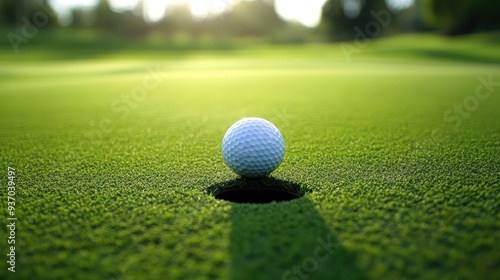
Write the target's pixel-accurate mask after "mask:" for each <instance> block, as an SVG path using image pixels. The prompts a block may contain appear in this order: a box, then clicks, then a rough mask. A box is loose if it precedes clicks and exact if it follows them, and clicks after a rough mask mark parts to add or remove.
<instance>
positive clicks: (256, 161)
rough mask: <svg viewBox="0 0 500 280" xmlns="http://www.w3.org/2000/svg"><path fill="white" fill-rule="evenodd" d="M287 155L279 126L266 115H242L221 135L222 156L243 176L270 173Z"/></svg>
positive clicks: (259, 175) (258, 175)
mask: <svg viewBox="0 0 500 280" xmlns="http://www.w3.org/2000/svg"><path fill="white" fill-rule="evenodd" d="M284 155H285V141H284V140H283V136H282V135H281V132H280V131H279V130H278V128H277V127H276V126H275V125H274V124H273V123H271V122H270V121H267V120H265V119H261V118H255V117H253V118H243V119H241V120H239V121H237V122H236V123H234V124H233V125H232V126H231V127H230V128H229V129H228V130H227V131H226V134H225V135H224V138H223V139H222V156H223V157H224V160H225V161H226V163H227V165H228V166H229V167H230V168H231V169H232V170H233V171H234V172H235V173H237V174H239V175H241V176H243V177H262V176H266V175H269V174H270V173H271V172H273V171H274V170H275V169H276V168H278V166H279V165H280V163H281V161H282V160H283V156H284Z"/></svg>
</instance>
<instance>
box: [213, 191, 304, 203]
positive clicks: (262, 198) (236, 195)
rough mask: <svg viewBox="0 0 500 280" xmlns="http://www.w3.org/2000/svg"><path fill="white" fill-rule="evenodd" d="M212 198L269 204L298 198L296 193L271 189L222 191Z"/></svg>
mask: <svg viewBox="0 0 500 280" xmlns="http://www.w3.org/2000/svg"><path fill="white" fill-rule="evenodd" d="M214 196H215V198H217V199H222V200H227V201H231V202H236V203H271V202H273V201H275V202H281V201H290V200H293V199H297V198H300V195H298V194H296V193H293V192H290V191H286V190H280V189H272V188H259V189H232V190H224V191H219V192H217V193H214Z"/></svg>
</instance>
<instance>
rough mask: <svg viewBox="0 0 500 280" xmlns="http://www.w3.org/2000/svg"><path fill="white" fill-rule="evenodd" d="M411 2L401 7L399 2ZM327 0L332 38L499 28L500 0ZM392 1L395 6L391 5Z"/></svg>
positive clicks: (325, 17) (325, 13) (325, 11)
mask: <svg viewBox="0 0 500 280" xmlns="http://www.w3.org/2000/svg"><path fill="white" fill-rule="evenodd" d="M409 2H412V5H411V6H409V7H406V8H404V9H401V8H400V7H398V4H401V3H409ZM409 2H408V1H404V0H403V1H401V0H392V1H391V0H328V1H327V2H326V4H325V5H324V7H323V13H322V15H323V17H322V18H323V25H324V27H325V28H326V30H327V32H328V35H329V36H330V39H331V40H335V41H343V40H354V39H357V38H359V37H364V38H373V37H378V36H381V35H387V34H394V33H399V32H418V31H429V30H436V31H438V32H440V33H442V34H445V35H462V34H468V33H473V32H478V31H487V30H498V29H500V13H499V12H500V1H499V0H460V1H457V0H413V1H409ZM391 4H392V5H391Z"/></svg>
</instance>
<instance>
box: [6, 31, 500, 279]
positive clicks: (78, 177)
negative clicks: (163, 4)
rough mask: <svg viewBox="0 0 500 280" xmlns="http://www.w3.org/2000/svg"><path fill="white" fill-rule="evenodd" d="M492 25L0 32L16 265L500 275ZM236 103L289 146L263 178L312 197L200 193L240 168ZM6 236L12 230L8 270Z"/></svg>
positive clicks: (53, 272) (149, 273) (372, 275)
mask: <svg viewBox="0 0 500 280" xmlns="http://www.w3.org/2000/svg"><path fill="white" fill-rule="evenodd" d="M487 38H488V37H484V38H483V37H481V36H479V37H477V38H473V40H467V39H460V40H458V39H457V40H456V41H454V42H452V43H450V42H449V41H447V40H445V39H440V38H434V37H430V36H420V37H418V36H415V37H407V38H400V39H390V40H387V41H381V42H372V45H371V46H369V47H368V48H366V49H362V50H361V52H360V53H357V54H355V55H353V57H352V62H351V63H348V62H347V61H346V60H345V59H344V57H343V56H342V51H341V49H340V48H339V46H305V47H300V46H297V47H267V48H264V47H260V48H254V49H250V48H249V49H243V50H234V51H231V52H229V53H228V54H224V53H223V52H217V51H216V52H213V53H186V54H184V55H182V56H181V55H179V56H175V55H163V54H162V53H160V52H158V51H156V52H153V53H152V54H150V55H148V54H143V53H137V52H134V53H130V54H127V53H120V54H116V55H110V56H109V57H106V56H99V57H98V58H93V59H90V60H83V59H82V60H66V59H59V60H53V59H41V58H40V57H43V54H44V53H43V52H42V53H36V52H35V51H31V52H28V51H27V52H26V53H19V54H18V55H17V56H14V55H13V54H8V53H7V50H4V51H3V53H2V55H1V57H2V58H3V59H4V61H5V63H3V65H2V68H1V70H0V83H1V92H0V104H1V105H0V106H1V110H0V128H1V130H0V134H1V138H0V145H1V150H0V151H1V152H0V158H1V162H2V169H3V172H2V174H1V176H2V185H3V187H2V189H3V190H2V192H1V200H2V204H1V205H2V208H3V209H2V213H6V211H5V210H4V209H5V208H6V207H7V206H6V200H7V198H6V188H7V167H8V166H11V167H13V168H15V172H16V178H15V183H16V186H17V192H16V196H15V197H16V203H17V204H16V210H15V214H16V217H18V220H17V227H16V230H17V231H16V257H17V258H16V261H17V262H16V272H15V276H16V278H17V279H209V278H211V279H213V278H221V279H294V280H296V279H365V278H367V279H402V278H412V279H495V278H496V279H498V278H500V235H499V234H498V233H499V232H500V214H499V209H500V190H499V188H500V177H499V171H500V161H499V158H500V111H499V110H498V108H499V107H500V96H499V94H500V85H499V84H498V83H497V84H496V85H495V86H494V87H491V88H490V90H491V91H492V92H491V93H490V95H489V96H487V94H486V93H488V91H487V88H486V87H483V88H481V89H480V91H479V92H480V93H482V94H483V97H484V98H483V99H484V100H480V99H478V98H476V99H474V98H473V97H471V96H474V95H475V92H476V89H477V88H478V86H480V85H481V83H480V81H479V78H480V77H484V78H485V79H488V78H489V76H490V75H491V78H492V79H493V80H495V81H500V65H499V64H497V63H498V61H499V54H498V53H497V52H495V51H494V50H498V46H497V45H494V44H493V43H488V42H487V41H486V39H487ZM483 39H485V40H483ZM419 44H420V46H421V48H419ZM394 49H397V50H398V51H397V52H396V51H395V52H394V53H392V52H391V50H394ZM417 50H418V51H417ZM478 50H483V52H481V51H478ZM391 53H392V54H391ZM444 54H451V55H448V56H447V55H444ZM23 55H25V56H23ZM16 57H17V58H16ZM26 57H28V58H29V59H28V58H26ZM34 57H38V59H36V60H32V59H31V58H34ZM148 69H149V70H148ZM157 69H158V71H157V72H156V73H155V71H156V70H157ZM151 71H153V73H154V74H151ZM134 94H136V100H135V101H134V99H133V95H134ZM127 99H129V100H131V101H127ZM474 100H476V101H477V102H476V101H474ZM464 102H466V106H467V108H468V109H470V110H469V111H467V109H465V110H466V111H465V112H464V113H465V114H463V116H462V115H460V114H459V113H454V112H453V111H451V113H450V112H449V110H454V104H463V103H464ZM245 116H260V117H263V118H266V119H269V120H270V121H272V122H274V123H275V124H276V125H277V126H278V127H279V128H280V130H281V132H282V134H283V136H284V138H285V142H286V147H287V151H286V155H285V159H284V161H283V164H282V165H281V166H280V167H279V168H278V169H277V170H276V171H275V172H274V173H273V174H272V177H273V178H274V179H273V180H271V179H269V180H268V181H266V182H274V183H271V184H275V185H276V186H277V187H280V188H281V187H282V188H287V187H290V188H292V189H294V190H298V191H300V192H301V193H303V194H304V196H303V197H302V198H299V199H296V200H293V201H289V202H281V203H270V204H259V205H257V204H235V203H231V202H226V201H221V200H216V199H215V198H214V197H213V196H211V195H210V194H209V192H210V191H211V190H214V189H217V188H221V187H227V186H232V185H234V184H235V182H236V185H238V186H240V185H241V183H242V182H241V181H234V180H235V179H237V176H236V175H234V174H232V173H231V171H230V170H229V168H227V167H226V166H225V164H224V162H223V159H222V156H221V153H220V144H221V140H222V136H223V135H224V132H225V130H226V129H227V128H228V127H229V126H230V125H231V124H232V123H233V122H235V121H236V120H238V119H239V118H242V117H245ZM277 182H278V183H277ZM278 185H279V186H278ZM3 221H4V222H3V223H5V224H7V221H6V219H3ZM2 228H3V230H2V236H5V233H6V232H7V231H6V227H5V226H2ZM7 247H8V244H7V239H6V238H4V237H2V240H1V241H0V252H1V255H2V256H3V257H2V259H1V262H0V263H1V266H0V268H1V270H0V278H2V279H10V278H12V276H13V274H12V273H11V272H9V271H7V265H6V260H7V257H6V254H7V253H8V249H7ZM7 277H9V278H7ZM12 279H14V278H12Z"/></svg>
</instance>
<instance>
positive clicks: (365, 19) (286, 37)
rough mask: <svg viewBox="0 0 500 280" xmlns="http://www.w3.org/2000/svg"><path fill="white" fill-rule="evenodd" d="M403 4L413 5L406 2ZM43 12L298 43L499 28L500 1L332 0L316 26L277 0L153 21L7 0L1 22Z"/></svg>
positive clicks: (117, 25) (108, 10)
mask: <svg viewBox="0 0 500 280" xmlns="http://www.w3.org/2000/svg"><path fill="white" fill-rule="evenodd" d="M303 1H307V0H303ZM398 3H399V4H401V3H411V5H407V6H404V7H403V6H401V5H398ZM40 11H43V12H45V13H46V14H48V15H49V16H48V17H47V22H46V24H45V25H47V26H51V27H59V26H67V27H68V28H89V27H91V28H95V29H98V30H104V31H107V32H112V33H115V34H120V35H124V36H127V37H138V36H146V35H148V34H150V33H151V32H160V33H162V34H166V35H174V34H178V33H185V34H190V35H192V36H202V35H203V34H210V35H213V36H217V37H224V36H228V37H262V36H266V37H280V36H281V37H282V38H281V40H283V41H289V42H294V41H300V40H301V39H303V38H302V37H307V34H311V33H313V34H314V33H316V34H323V35H326V36H327V37H328V38H329V39H330V40H334V41H343V40H353V39H356V38H359V37H360V36H361V37H365V38H366V37H368V38H373V37H379V36H384V35H390V34H395V33H401V32H415V31H428V30H437V31H440V32H441V33H443V34H446V35H459V34H467V33H471V32H476V31H483V30H491V29H498V28H499V27H500V16H499V15H498V11H500V1H499V0H460V1H453V0H328V1H327V2H326V3H325V5H324V6H323V11H322V22H321V25H320V26H319V27H317V28H315V29H314V30H311V29H308V28H306V27H303V26H300V25H299V24H294V23H289V22H285V21H283V20H282V19H281V18H280V17H279V16H278V15H277V14H276V12H275V9H274V6H273V0H253V1H245V0H242V1H237V2H235V5H234V6H232V7H231V9H228V10H226V11H224V12H222V13H221V14H219V15H214V16H207V17H204V18H194V17H193V16H192V15H191V12H190V10H189V8H188V6H187V5H177V6H170V7H169V8H168V9H167V10H166V15H165V17H164V18H163V19H162V20H160V21H158V22H154V23H150V22H147V19H145V17H144V11H145V4H144V3H142V2H140V3H139V4H138V5H137V6H136V7H135V8H134V9H131V10H126V11H120V12H116V11H114V10H113V9H112V7H111V6H110V4H109V2H108V0H100V1H99V2H98V5H97V6H96V7H94V8H92V9H88V8H86V9H83V8H81V9H71V10H70V14H68V15H65V16H64V17H62V16H61V15H56V14H55V13H54V11H53V10H52V9H51V6H50V5H49V0H2V1H1V2H0V26H1V27H16V26H17V27H20V26H21V25H22V24H23V20H22V19H23V18H27V19H32V17H33V15H35V14H36V13H37V12H40Z"/></svg>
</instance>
